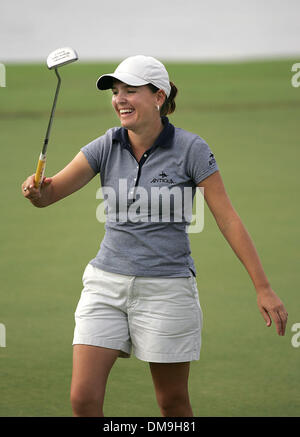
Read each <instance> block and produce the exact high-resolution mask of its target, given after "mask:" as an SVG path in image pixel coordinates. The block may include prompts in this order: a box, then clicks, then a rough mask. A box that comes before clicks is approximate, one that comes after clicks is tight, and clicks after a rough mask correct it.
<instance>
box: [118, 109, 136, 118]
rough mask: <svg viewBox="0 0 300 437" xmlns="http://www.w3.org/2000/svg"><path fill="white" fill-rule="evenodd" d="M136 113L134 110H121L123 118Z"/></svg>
mask: <svg viewBox="0 0 300 437" xmlns="http://www.w3.org/2000/svg"><path fill="white" fill-rule="evenodd" d="M133 112H134V109H130V108H126V109H120V110H119V114H120V115H121V117H128V116H129V115H131V114H132V113H133Z"/></svg>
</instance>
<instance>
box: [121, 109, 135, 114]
mask: <svg viewBox="0 0 300 437" xmlns="http://www.w3.org/2000/svg"><path fill="white" fill-rule="evenodd" d="M130 112H133V109H120V114H128V113H130Z"/></svg>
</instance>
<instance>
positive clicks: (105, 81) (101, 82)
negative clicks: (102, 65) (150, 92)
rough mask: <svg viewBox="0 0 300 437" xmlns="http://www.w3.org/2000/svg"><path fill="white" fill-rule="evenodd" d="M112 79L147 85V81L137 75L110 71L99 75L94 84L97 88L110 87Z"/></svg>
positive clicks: (106, 88) (136, 84) (132, 84)
mask: <svg viewBox="0 0 300 437" xmlns="http://www.w3.org/2000/svg"><path fill="white" fill-rule="evenodd" d="M114 79H117V80H120V81H121V82H124V83H126V84H127V85H131V86H142V85H147V83H149V82H147V81H146V80H144V79H140V78H139V77H136V76H133V75H132V74H128V73H112V74H103V75H102V76H100V77H99V79H98V80H97V82H96V86H97V88H98V89H99V90H108V89H110V88H112V84H113V80H114Z"/></svg>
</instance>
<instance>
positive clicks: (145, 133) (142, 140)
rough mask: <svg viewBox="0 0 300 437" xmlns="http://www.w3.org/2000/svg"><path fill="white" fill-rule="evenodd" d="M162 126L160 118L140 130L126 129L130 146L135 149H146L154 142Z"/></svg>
mask: <svg viewBox="0 0 300 437" xmlns="http://www.w3.org/2000/svg"><path fill="white" fill-rule="evenodd" d="M163 128H164V126H163V123H162V120H161V118H159V119H158V120H157V122H155V123H151V125H147V126H144V127H143V129H142V130H141V131H133V130H129V129H128V137H129V140H130V143H131V146H132V147H133V148H134V149H136V150H141V149H142V150H147V149H149V148H150V147H151V146H152V144H153V143H154V142H155V140H156V138H157V137H158V136H159V134H160V133H161V131H162V130H163Z"/></svg>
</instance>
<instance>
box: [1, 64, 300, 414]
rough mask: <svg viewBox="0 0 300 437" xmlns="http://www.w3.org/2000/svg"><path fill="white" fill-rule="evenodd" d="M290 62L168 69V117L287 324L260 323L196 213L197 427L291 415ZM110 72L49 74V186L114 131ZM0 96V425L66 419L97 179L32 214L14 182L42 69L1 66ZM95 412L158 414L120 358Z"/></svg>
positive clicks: (44, 88) (144, 373) (140, 367)
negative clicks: (204, 167) (211, 178)
mask: <svg viewBox="0 0 300 437" xmlns="http://www.w3.org/2000/svg"><path fill="white" fill-rule="evenodd" d="M295 62H297V60H283V61H268V62H244V63H228V64H222V63H218V64H207V63H203V64H195V63H193V64H181V63H177V64H176V63H166V66H167V68H168V70H169V73H170V78H171V80H172V81H173V82H174V83H175V84H176V86H177V87H178V89H179V93H178V97H177V110H176V112H175V114H173V115H171V116H170V121H171V122H172V123H174V124H175V125H177V126H178V127H181V128H184V129H186V130H189V131H192V132H195V133H197V134H199V135H200V136H201V137H203V138H204V139H205V140H206V141H207V142H208V144H209V145H210V147H211V148H212V150H213V152H214V154H215V157H216V159H217V162H218V164H219V167H220V171H221V175H222V177H223V180H224V183H225V186H226V188H227V191H228V194H229V196H230V198H231V200H232V203H233V205H234V206H235V208H236V209H237V211H238V213H239V214H240V216H241V218H242V220H243V222H244V224H245V226H246V227H247V229H248V231H249V233H250V234H251V236H252V238H253V240H254V243H255V245H256V247H257V249H258V252H259V254H260V256H261V259H262V262H263V265H264V268H265V271H266V274H267V276H268V278H269V280H270V282H271V284H272V287H273V289H274V290H275V291H276V292H277V294H278V295H279V296H280V298H281V299H282V300H283V302H284V304H285V305H286V308H287V310H288V312H289V321H288V325H287V330H286V335H285V337H279V336H278V335H277V333H276V330H275V326H274V325H272V327H271V328H267V327H266V326H265V323H264V320H263V319H262V317H261V315H260V313H259V311H258V309H257V306H256V294H255V290H254V288H253V285H252V282H251V280H250V278H249V276H248V274H247V273H246V271H245V269H244V267H243V266H242V264H241V263H240V262H239V261H238V259H237V258H236V256H235V255H234V253H233V252H232V250H231V249H230V247H229V245H228V243H227V242H226V241H225V239H224V238H223V236H222V235H221V233H220V231H219V230H218V228H217V225H216V223H215V221H214V219H213V217H212V216H211V214H210V212H209V210H208V208H207V207H206V209H205V227H204V231H203V232H202V233H200V234H190V239H191V247H192V255H193V258H194V260H195V263H196V267H197V271H198V276H197V282H198V289H199V294H200V302H201V306H202V309H203V312H204V327H203V346H202V350H201V358H200V361H198V362H193V363H192V365H191V374H190V395H191V402H192V406H193V411H194V415H195V416H298V415H299V411H300V378H299V364H300V348H294V347H293V346H292V344H291V339H292V335H293V333H292V332H291V327H292V325H293V324H294V323H297V322H300V305H299V302H300V299H299V288H298V287H299V232H300V231H299V212H300V208H299V181H298V172H299V169H298V166H299V158H300V151H299V119H300V89H297V88H293V87H292V86H291V77H292V74H293V73H292V72H291V66H292V65H293V63H295ZM114 68H115V64H113V65H110V64H100V63H98V64H97V63H90V64H85V63H81V62H79V63H77V64H74V65H72V66H68V67H66V68H64V69H62V70H61V76H62V88H61V92H60V95H59V100H58V104H57V110H56V115H55V120H54V124H53V128H52V132H51V137H50V143H49V149H48V161H47V171H46V174H47V175H48V176H51V175H54V174H55V173H56V172H58V171H59V170H61V169H62V168H63V167H64V166H65V165H66V164H67V163H68V162H69V161H70V160H71V159H72V158H73V157H74V156H75V154H77V152H78V151H79V149H80V147H82V146H83V145H85V144H87V143H88V142H90V141H91V140H93V139H94V138H96V137H98V136H100V135H102V134H103V133H104V132H105V131H106V130H107V129H108V128H110V127H112V126H118V125H119V121H118V119H117V118H116V116H115V115H114V113H113V110H112V108H111V104H110V92H109V91H108V92H104V93H100V92H97V91H96V88H95V81H96V79H97V77H98V76H99V75H100V74H102V73H105V72H107V71H111V70H112V69H114ZM6 75H7V83H6V88H0V136H1V152H2V156H1V174H0V177H1V193H2V195H1V198H2V208H1V272H0V273H1V276H0V277H1V297H0V323H3V324H4V325H5V326H6V347H5V348H4V347H0V375H1V377H0V416H71V415H72V411H71V407H70V402H69V388H70V381H71V370H72V338H73V329H74V318H73V315H74V311H75V308H76V305H77V302H78V299H79V296H80V293H81V286H82V284H81V277H82V273H83V270H84V268H85V266H86V264H87V263H88V261H89V260H90V259H92V258H93V257H94V256H95V254H96V252H97V251H98V248H99V244H100V242H101V239H102V237H103V233H104V227H103V224H100V223H99V222H97V220H96V208H97V206H98V204H99V200H97V199H96V191H97V188H98V187H99V177H98V176H97V177H96V178H94V179H93V180H92V181H91V183H90V184H88V185H87V186H86V187H84V188H83V189H82V190H81V191H79V192H77V193H75V194H73V195H72V196H70V197H69V198H66V199H64V200H63V201H61V202H58V203H57V204H54V205H52V206H50V207H48V208H45V209H38V208H34V207H32V206H31V204H30V203H29V202H28V201H26V200H25V199H24V198H23V196H22V193H21V184H22V182H23V180H24V179H25V178H26V177H27V176H28V175H30V174H32V173H34V172H35V168H36V163H37V160H38V156H39V153H40V150H41V147H42V143H43V139H44V135H45V132H46V128H47V124H48V119H49V114H50V109H51V105H52V99H53V96H54V91H55V87H56V77H55V74H54V72H49V71H48V70H47V68H45V66H44V65H13V64H11V65H6ZM104 413H105V415H106V416H159V415H160V412H159V409H158V407H157V405H156V400H155V395H154V389H153V386H152V380H151V376H150V371H149V368H148V364H147V363H144V362H142V361H139V360H137V359H136V358H135V357H132V358H131V359H128V360H126V359H119V360H117V362H116V364H115V366H114V367H113V369H112V372H111V374H110V378H109V381H108V387H107V394H106V400H105V406H104Z"/></svg>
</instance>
